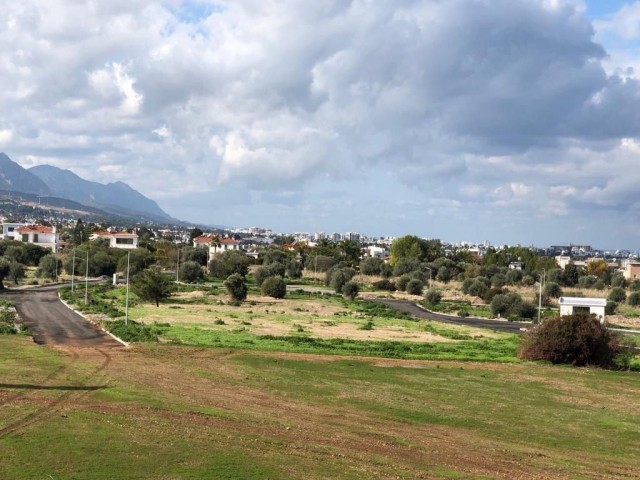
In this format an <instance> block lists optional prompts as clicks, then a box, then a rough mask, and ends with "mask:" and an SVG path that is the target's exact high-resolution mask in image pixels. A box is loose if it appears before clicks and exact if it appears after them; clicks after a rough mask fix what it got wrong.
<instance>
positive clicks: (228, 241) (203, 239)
mask: <svg viewBox="0 0 640 480" xmlns="http://www.w3.org/2000/svg"><path fill="white" fill-rule="evenodd" d="M212 240H213V237H212V236H211V235H201V236H199V237H196V238H194V239H193V241H194V242H195V243H211V241H212ZM219 240H220V244H221V245H235V244H237V243H240V242H239V241H238V240H234V239H233V238H219Z"/></svg>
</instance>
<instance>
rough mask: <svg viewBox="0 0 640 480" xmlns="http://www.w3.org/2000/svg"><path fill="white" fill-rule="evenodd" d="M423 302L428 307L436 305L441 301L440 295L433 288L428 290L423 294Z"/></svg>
mask: <svg viewBox="0 0 640 480" xmlns="http://www.w3.org/2000/svg"><path fill="white" fill-rule="evenodd" d="M424 300H425V301H426V302H427V303H428V304H429V305H437V304H438V303H440V301H441V300H442V294H441V293H440V292H439V291H438V290H436V289H435V288H430V289H429V290H427V293H425V294H424Z"/></svg>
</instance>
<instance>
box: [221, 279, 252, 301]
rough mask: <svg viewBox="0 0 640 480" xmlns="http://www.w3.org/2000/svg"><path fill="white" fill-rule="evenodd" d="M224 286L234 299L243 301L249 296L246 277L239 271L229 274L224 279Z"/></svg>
mask: <svg viewBox="0 0 640 480" xmlns="http://www.w3.org/2000/svg"><path fill="white" fill-rule="evenodd" d="M224 286H225V288H226V289H227V292H228V293H229V295H231V298H232V300H233V301H235V302H242V301H243V300H244V299H246V298H247V284H246V283H245V281H244V277H243V276H242V275H240V274H239V273H234V274H233V275H229V277H227V279H226V280H225V281H224Z"/></svg>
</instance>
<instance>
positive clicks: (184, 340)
mask: <svg viewBox="0 0 640 480" xmlns="http://www.w3.org/2000/svg"><path fill="white" fill-rule="evenodd" d="M431 328H432V330H433V332H438V331H441V330H439V329H438V328H436V327H433V326H432V327H431ZM157 331H158V332H159V333H160V336H161V337H162V338H163V339H164V340H165V341H169V342H173V343H178V344H183V345H191V346H207V347H218V348H240V349H249V350H264V351H282V352H295V353H321V354H331V355H360V356H373V357H387V358H411V359H438V360H465V361H493V362H516V361H518V360H517V358H516V356H515V353H516V349H517V345H518V337H517V336H516V335H505V336H503V337H502V338H499V339H485V338H481V339H470V338H469V337H466V338H468V339H465V340H462V341H457V342H434V343H414V342H397V341H366V340H349V339H341V338H326V339H322V338H312V337H309V336H306V335H289V336H274V335H261V336H258V335H254V334H252V333H250V331H249V330H248V329H247V328H245V327H239V328H236V329H234V330H231V331H229V330H223V329H219V330H217V329H212V328H209V327H204V326H189V327H184V326H176V325H170V326H167V327H157ZM445 333H447V334H448V335H451V336H456V337H462V335H461V334H460V333H459V332H458V331H455V330H448V331H447V330H446V329H445Z"/></svg>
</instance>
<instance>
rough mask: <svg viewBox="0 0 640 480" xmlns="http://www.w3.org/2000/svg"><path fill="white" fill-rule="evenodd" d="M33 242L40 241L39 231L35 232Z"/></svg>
mask: <svg viewBox="0 0 640 480" xmlns="http://www.w3.org/2000/svg"><path fill="white" fill-rule="evenodd" d="M33 243H38V234H37V233H34V234H33Z"/></svg>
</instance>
